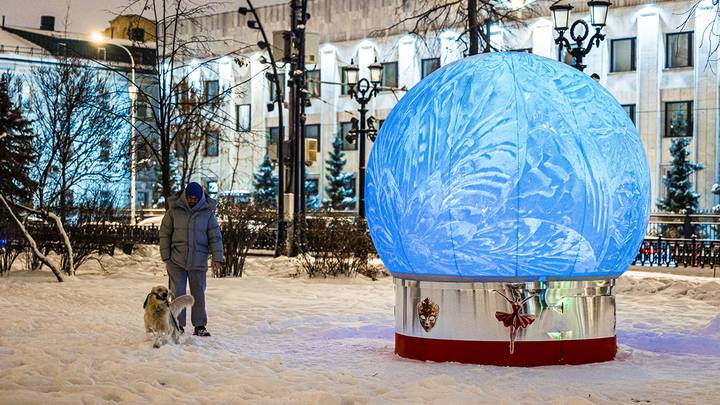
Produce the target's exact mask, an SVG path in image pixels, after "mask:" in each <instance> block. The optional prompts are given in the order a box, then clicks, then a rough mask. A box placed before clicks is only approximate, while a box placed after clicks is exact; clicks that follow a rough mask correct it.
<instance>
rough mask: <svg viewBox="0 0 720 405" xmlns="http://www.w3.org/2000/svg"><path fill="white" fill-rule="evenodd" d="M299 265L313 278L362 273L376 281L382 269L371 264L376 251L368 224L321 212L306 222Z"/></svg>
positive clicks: (356, 219)
mask: <svg viewBox="0 0 720 405" xmlns="http://www.w3.org/2000/svg"><path fill="white" fill-rule="evenodd" d="M299 251H300V255H299V258H300V262H301V266H302V268H303V270H305V271H306V272H307V273H308V275H310V277H328V276H332V277H337V276H353V275H356V274H362V275H365V276H367V277H370V278H372V279H377V277H378V275H379V274H380V268H376V267H375V266H373V265H372V264H371V263H370V258H371V257H372V256H374V255H375V254H376V253H375V248H374V246H373V244H372V240H371V239H370V235H369V233H368V230H367V223H366V222H365V221H364V220H362V219H359V218H351V217H347V216H344V215H338V214H332V213H318V214H317V215H314V216H313V217H312V218H308V219H306V220H305V221H303V225H302V243H301V244H300V248H299Z"/></svg>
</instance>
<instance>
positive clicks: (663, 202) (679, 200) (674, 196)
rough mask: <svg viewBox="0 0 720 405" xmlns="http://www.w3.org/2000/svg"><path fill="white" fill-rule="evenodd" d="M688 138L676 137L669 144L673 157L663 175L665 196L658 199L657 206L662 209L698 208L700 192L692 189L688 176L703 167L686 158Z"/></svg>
mask: <svg viewBox="0 0 720 405" xmlns="http://www.w3.org/2000/svg"><path fill="white" fill-rule="evenodd" d="M689 143H690V140H689V139H688V138H678V139H676V140H674V141H673V142H672V145H671V146H670V154H671V155H672V157H673V160H672V167H671V168H670V171H669V172H668V173H667V175H666V176H664V177H663V183H664V184H665V187H667V196H666V197H665V198H664V199H659V200H658V203H657V206H658V208H660V209H661V210H664V211H672V212H680V211H681V210H684V209H687V210H688V211H690V212H694V211H696V210H697V208H698V199H699V198H700V194H698V193H696V192H695V191H693V189H692V183H691V182H690V176H691V175H692V174H693V172H696V171H698V170H702V169H704V168H705V167H704V166H703V165H702V164H700V163H696V162H691V161H689V160H688V159H687V158H688V156H689V155H690V152H688V150H687V149H686V147H687V146H688V144H689Z"/></svg>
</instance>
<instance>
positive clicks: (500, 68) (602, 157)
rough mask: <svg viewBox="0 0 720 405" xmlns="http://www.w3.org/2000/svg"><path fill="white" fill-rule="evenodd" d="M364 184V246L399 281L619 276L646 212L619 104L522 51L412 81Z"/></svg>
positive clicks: (637, 152)
mask: <svg viewBox="0 0 720 405" xmlns="http://www.w3.org/2000/svg"><path fill="white" fill-rule="evenodd" d="M365 187H366V188H365V190H366V191H365V193H366V212H367V220H368V225H369V228H370V234H371V236H372V239H373V242H374V243H375V246H376V248H377V250H378V252H379V254H380V257H381V258H382V260H383V262H384V263H385V265H386V266H387V267H388V269H389V270H390V271H391V272H392V273H393V275H395V276H402V277H407V278H413V277H418V276H425V277H426V276H444V277H449V278H454V277H471V278H476V279H478V280H484V279H498V278H501V279H505V278H522V279H545V278H548V277H549V278H560V279H572V278H574V277H588V276H592V277H604V276H615V275H619V274H621V273H622V272H624V271H625V270H626V269H627V267H628V266H629V265H630V262H631V261H632V259H633V257H634V256H635V254H636V253H637V250H638V248H639V246H640V244H641V242H642V239H643V236H644V234H645V230H646V228H647V222H648V218H649V212H650V174H649V171H648V165H647V159H646V157H645V152H644V149H643V146H642V144H641V142H640V138H639V136H638V133H637V130H636V129H635V126H634V125H633V123H632V121H630V119H629V117H628V115H627V113H626V112H625V111H624V110H623V108H622V107H621V106H620V104H618V102H617V101H616V100H615V99H614V98H613V96H612V95H610V93H609V92H608V91H607V90H605V89H604V88H603V87H602V86H601V85H599V84H598V83H596V82H595V81H594V80H592V79H590V78H589V77H588V76H587V75H585V74H583V73H581V72H579V71H577V70H576V69H574V68H572V67H570V66H568V65H565V64H563V63H560V62H557V61H554V60H551V59H547V58H543V57H539V56H535V55H531V54H525V53H494V54H485V55H479V56H475V57H470V58H466V59H462V60H460V61H458V62H455V63H453V64H450V65H448V66H445V67H443V68H441V69H439V70H438V71H436V72H434V73H433V74H431V75H430V76H428V77H427V78H425V79H424V80H423V81H421V82H420V83H419V84H417V85H416V86H415V87H413V88H412V90H410V91H409V92H408V93H407V94H406V95H405V96H404V97H403V98H402V99H401V100H400V102H399V103H398V104H397V105H396V106H395V108H394V109H393V110H392V112H391V113H390V115H389V116H388V118H387V120H385V122H384V124H383V126H382V130H381V131H380V133H379V134H378V138H377V141H376V142H375V145H374V146H373V149H372V153H371V155H370V160H369V162H368V171H367V181H366V184H365ZM420 278H422V277H420Z"/></svg>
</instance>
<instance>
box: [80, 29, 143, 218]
mask: <svg viewBox="0 0 720 405" xmlns="http://www.w3.org/2000/svg"><path fill="white" fill-rule="evenodd" d="M90 40H91V41H92V42H93V43H95V44H96V45H102V44H110V45H115V46H117V47H118V48H122V49H123V50H124V51H125V52H127V54H128V56H129V57H130V85H129V86H128V96H129V97H130V103H131V104H130V105H131V107H130V225H135V200H137V189H136V187H135V182H136V179H137V166H136V164H135V160H136V155H137V147H136V146H135V115H136V112H137V86H136V85H135V58H133V55H132V53H131V52H130V50H129V49H128V48H127V47H126V46H125V45H122V44H119V43H117V42H113V41H111V40H109V39H107V38H105V36H104V35H103V34H102V33H100V32H98V31H93V32H91V33H90Z"/></svg>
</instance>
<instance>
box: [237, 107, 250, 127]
mask: <svg viewBox="0 0 720 405" xmlns="http://www.w3.org/2000/svg"><path fill="white" fill-rule="evenodd" d="M250 126H251V120H250V104H238V105H236V106H235V130H236V131H238V132H250Z"/></svg>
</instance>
